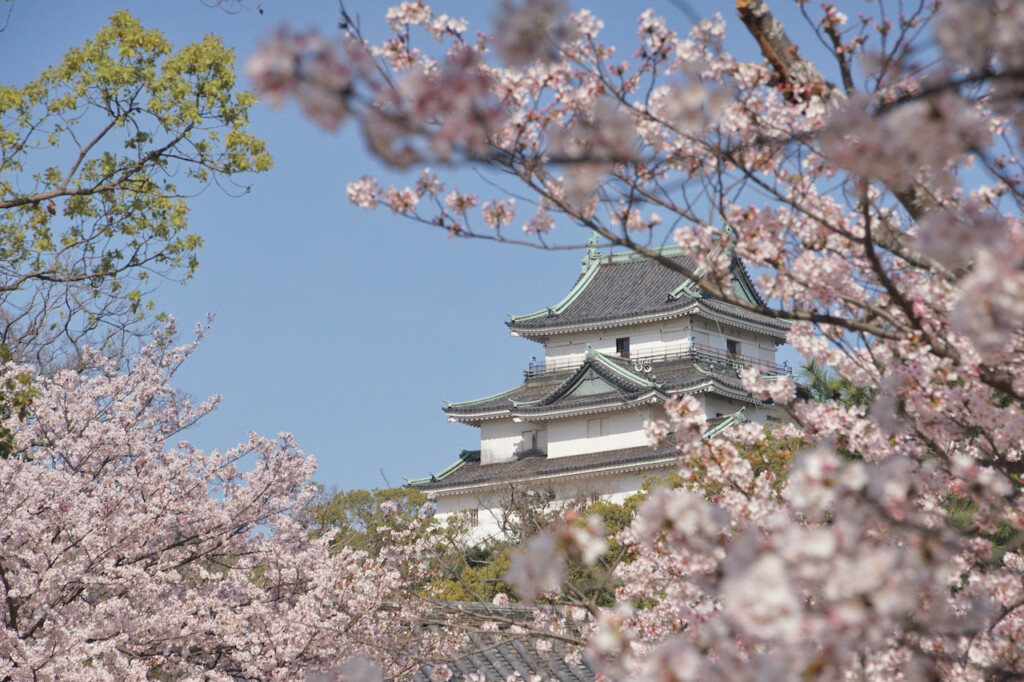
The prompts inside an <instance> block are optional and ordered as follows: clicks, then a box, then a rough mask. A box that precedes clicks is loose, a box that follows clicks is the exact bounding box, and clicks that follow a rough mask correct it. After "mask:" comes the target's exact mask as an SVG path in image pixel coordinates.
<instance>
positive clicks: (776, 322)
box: [700, 297, 791, 332]
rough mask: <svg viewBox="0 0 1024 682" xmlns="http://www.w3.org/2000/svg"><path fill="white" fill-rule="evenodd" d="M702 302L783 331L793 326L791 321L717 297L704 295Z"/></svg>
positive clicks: (712, 308) (716, 309) (735, 315)
mask: <svg viewBox="0 0 1024 682" xmlns="http://www.w3.org/2000/svg"><path fill="white" fill-rule="evenodd" d="M700 302H701V305H704V306H707V307H708V308H710V309H711V310H715V311H718V312H723V313H726V314H727V315H731V316H733V317H739V318H741V319H744V320H750V321H751V322H756V323H757V324H761V325H765V326H767V327H775V328H776V329H779V330H782V331H786V332H788V331H789V328H790V326H791V325H790V322H789V321H787V320H780V319H777V318H772V317H768V316H767V315H761V314H759V313H755V312H753V311H751V310H747V309H745V308H741V307H739V306H738V305H733V304H732V303H726V302H725V301H720V300H718V299H717V298H710V297H704V298H702V299H700Z"/></svg>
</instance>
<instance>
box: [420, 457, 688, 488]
mask: <svg viewBox="0 0 1024 682" xmlns="http://www.w3.org/2000/svg"><path fill="white" fill-rule="evenodd" d="M566 459H571V456H570V457H566ZM677 462H678V458H677V457H676V455H675V454H674V453H672V454H667V455H665V456H664V457H658V458H656V459H650V460H647V461H642V462H632V463H627V464H612V465H605V466H600V467H594V468H592V469H579V470H574V471H560V472H556V473H549V474H540V475H539V476H530V475H526V476H518V477H513V478H505V479H500V480H493V481H479V482H475V483H463V484H460V485H453V486H450V487H448V488H440V487H439V488H432V489H431V490H430V493H431V494H432V495H436V496H442V495H457V494H459V493H465V492H471V491H483V490H491V489H494V488H495V487H498V486H506V485H508V484H509V483H518V482H521V481H560V480H565V479H572V480H574V481H575V480H579V479H582V478H597V477H600V476H612V475H614V476H620V475H622V474H628V473H635V472H638V471H648V470H651V469H662V468H665V467H666V466H669V465H675V464H676V463H677Z"/></svg>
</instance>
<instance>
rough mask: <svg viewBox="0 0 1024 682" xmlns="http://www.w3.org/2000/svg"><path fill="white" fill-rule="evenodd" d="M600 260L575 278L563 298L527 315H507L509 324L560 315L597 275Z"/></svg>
mask: <svg viewBox="0 0 1024 682" xmlns="http://www.w3.org/2000/svg"><path fill="white" fill-rule="evenodd" d="M602 262H603V259H602V260H598V261H594V262H593V264H592V265H591V266H590V267H588V268H587V270H586V272H584V273H583V275H582V276H580V278H579V279H578V280H576V284H574V285H573V287H572V289H570V290H569V293H568V294H566V295H565V298H563V299H562V300H561V301H559V302H558V303H556V304H555V305H553V306H549V307H547V308H544V309H542V310H538V311H537V312H534V313H529V314H527V315H509V324H514V323H516V322H520V321H522V320H532V319H535V318H538V317H555V316H556V315H561V314H562V311H563V310H565V309H566V308H568V307H569V306H570V305H571V304H572V302H573V301H575V300H576V299H577V298H579V297H580V294H582V293H583V290H584V289H586V288H587V287H588V286H589V285H590V283H591V282H592V281H593V280H594V277H595V276H596V275H597V271H598V269H599V268H598V266H599V265H600V264H601V263H602Z"/></svg>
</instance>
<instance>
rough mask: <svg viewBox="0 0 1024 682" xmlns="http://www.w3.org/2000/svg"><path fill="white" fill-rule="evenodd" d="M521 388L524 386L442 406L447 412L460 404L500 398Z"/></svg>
mask: <svg viewBox="0 0 1024 682" xmlns="http://www.w3.org/2000/svg"><path fill="white" fill-rule="evenodd" d="M520 388H522V386H516V387H515V388H510V389H508V390H507V391H498V392H497V393H495V394H494V395H489V396H485V397H483V398H477V399H476V400H463V401H461V402H457V403H448V407H445V408H442V409H443V410H444V411H445V412H447V411H448V410H450V409H451V408H453V407H459V406H463V405H472V404H473V403H482V402H484V401H485V400H494V399H495V398H500V397H501V396H503V395H507V394H509V393H513V392H515V391H518V390H519V389H520ZM443 402H446V403H447V402H448V401H447V400H445V401H443Z"/></svg>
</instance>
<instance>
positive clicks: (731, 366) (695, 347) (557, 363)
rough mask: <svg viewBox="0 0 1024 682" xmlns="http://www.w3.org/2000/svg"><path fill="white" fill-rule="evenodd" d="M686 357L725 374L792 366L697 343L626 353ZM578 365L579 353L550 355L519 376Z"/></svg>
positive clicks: (638, 359)
mask: <svg viewBox="0 0 1024 682" xmlns="http://www.w3.org/2000/svg"><path fill="white" fill-rule="evenodd" d="M687 358H688V359H690V360H692V361H693V362H695V363H697V364H699V365H701V366H703V367H707V368H708V369H710V370H712V371H716V372H722V371H725V372H729V373H738V372H739V371H740V370H741V369H746V368H748V367H756V368H757V369H758V370H759V371H760V372H762V373H764V374H792V373H793V368H792V367H790V366H789V364H788V363H785V362H784V363H782V364H781V365H780V364H777V363H774V362H768V361H767V360H761V359H759V358H755V357H751V356H749V355H741V354H739V353H729V352H728V351H724V350H720V349H718V348H712V347H711V346H705V345H704V344H700V343H680V344H676V345H673V346H667V347H665V348H664V349H662V350H660V351H658V352H657V353H644V352H638V353H633V354H630V355H629V357H628V359H629V360H632V361H633V363H634V365H636V366H639V367H645V366H647V365H655V364H657V363H660V362H669V361H671V360H680V359H687ZM582 364H583V357H582V356H570V357H567V358H553V359H551V360H548V361H543V360H534V361H531V362H530V365H529V368H528V369H525V370H523V375H524V376H525V377H526V378H527V379H532V378H534V377H542V376H545V375H547V374H553V373H555V372H564V371H566V370H571V369H575V368H577V367H579V366H580V365H582Z"/></svg>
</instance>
